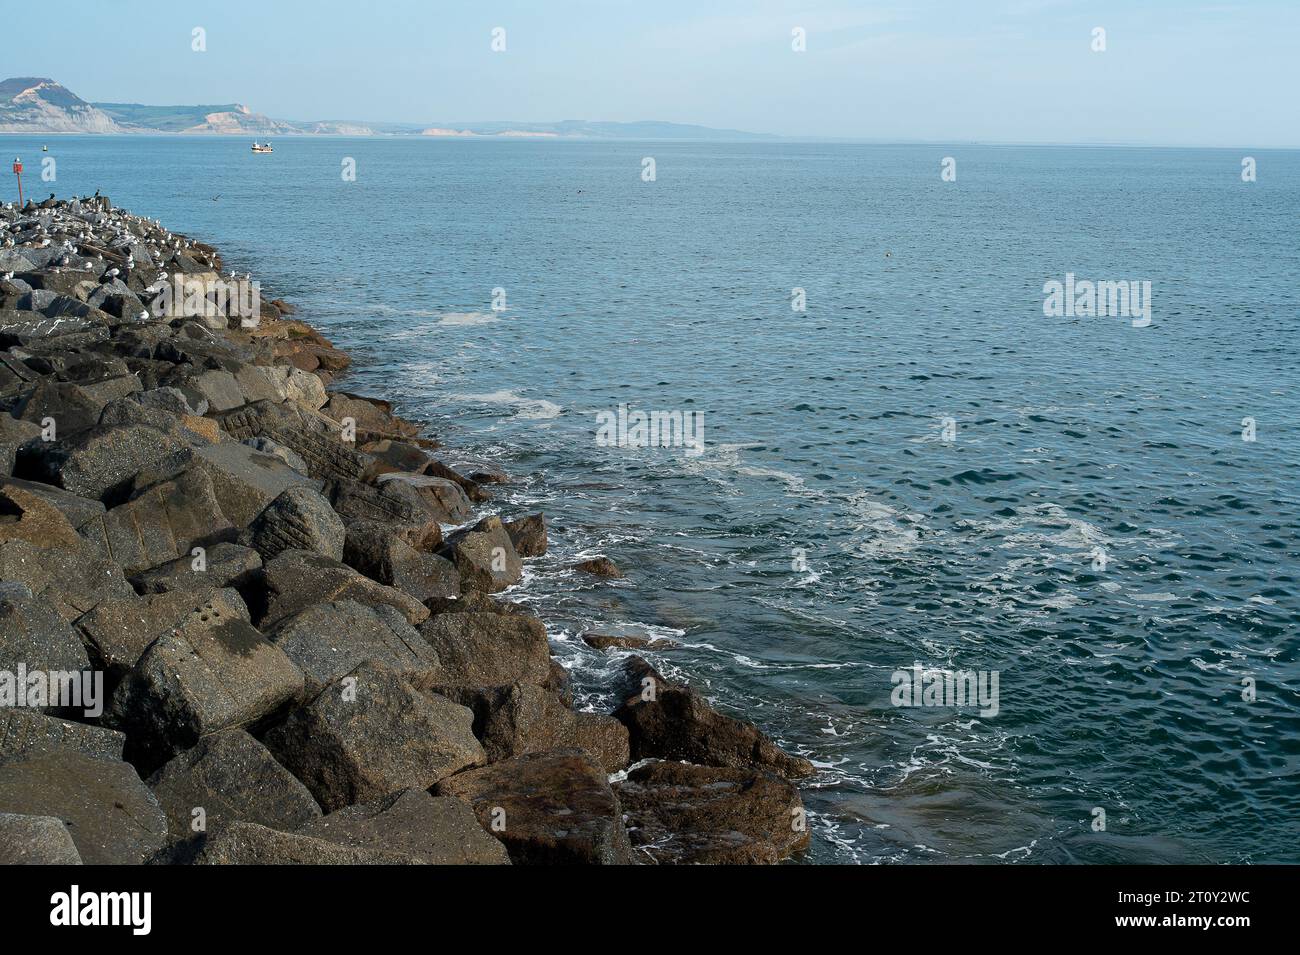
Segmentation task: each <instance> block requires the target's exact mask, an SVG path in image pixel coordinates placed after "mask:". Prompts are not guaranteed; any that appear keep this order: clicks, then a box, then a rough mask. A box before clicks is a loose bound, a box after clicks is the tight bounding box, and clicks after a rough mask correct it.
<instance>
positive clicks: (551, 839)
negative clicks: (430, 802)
mask: <svg viewBox="0 0 1300 955" xmlns="http://www.w3.org/2000/svg"><path fill="white" fill-rule="evenodd" d="M437 793H438V795H441V796H459V797H460V798H461V799H464V800H466V801H468V802H469V804H470V805H471V806H473V808H474V813H475V815H477V816H478V820H479V823H480V824H481V825H482V826H483V828H484V829H486V830H487V831H488V832H489V833H491V834H492V835H494V836H496V837H497V838H498V839H500V840H501V841H502V842H503V843H504V844H505V847H506V851H507V852H509V853H510V859H511V861H513V862H514V863H515V864H516V865H563V864H586V865H626V864H627V863H629V862H630V861H631V852H630V847H629V844H628V839H627V833H626V832H625V831H624V829H623V821H622V811H621V809H620V807H619V803H618V798H617V797H616V796H615V795H614V792H613V790H612V789H610V786H609V781H608V780H607V779H606V777H605V773H604V771H603V770H602V769H601V768H600V767H599V766H597V765H596V764H595V763H593V762H592V761H591V759H590V758H589V757H588V756H587V755H586V754H585V753H583V752H582V751H581V750H578V749H559V750H550V751H548V752H544V753H528V754H527V755H524V756H516V757H515V758H514V759H507V760H503V761H502V762H499V763H493V764H492V765H491V766H487V767H486V768H484V769H473V770H469V771H467V772H463V773H457V774H456V775H455V776H452V777H450V778H448V779H444V780H443V781H442V782H440V783H439V784H438V787H437Z"/></svg>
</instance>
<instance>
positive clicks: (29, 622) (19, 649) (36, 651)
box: [0, 596, 102, 713]
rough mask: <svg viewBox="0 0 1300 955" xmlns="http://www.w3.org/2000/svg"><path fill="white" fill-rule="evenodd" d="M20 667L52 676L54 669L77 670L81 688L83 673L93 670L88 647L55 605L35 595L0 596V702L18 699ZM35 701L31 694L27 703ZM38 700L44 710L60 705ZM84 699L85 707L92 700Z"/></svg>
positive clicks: (6, 702)
mask: <svg viewBox="0 0 1300 955" xmlns="http://www.w3.org/2000/svg"><path fill="white" fill-rule="evenodd" d="M20 667H22V668H23V669H24V670H25V671H26V672H27V673H32V672H33V671H42V672H43V673H45V674H47V675H51V676H52V675H53V674H54V673H75V674H78V676H77V678H76V679H77V681H78V683H79V685H78V691H80V680H81V677H80V674H81V673H82V672H83V671H89V670H90V660H89V658H88V657H87V656H86V648H85V647H83V646H82V645H81V640H79V639H78V638H77V635H76V633H75V632H74V631H73V629H72V628H71V627H69V626H68V625H67V623H65V622H64V621H63V619H62V618H61V617H60V616H59V615H58V614H57V613H56V612H55V611H54V609H53V608H51V607H50V606H49V605H48V604H46V603H45V602H44V601H42V600H40V599H39V598H36V597H27V598H22V597H13V596H10V597H5V598H3V599H0V706H12V705H15V704H16V703H17V702H18V696H17V694H18V691H19V689H20V687H19V686H18V685H17V682H18V680H19V676H18V674H19V668H20ZM6 684H7V685H6ZM23 689H24V690H25V689H26V688H25V687H24V688H23ZM36 689H39V686H38V687H36ZM11 696H12V698H11V699H9V700H6V697H11ZM36 702H38V701H35V700H32V699H31V698H28V701H27V705H33V704H34V703H36ZM39 702H40V708H41V709H42V710H44V711H47V712H51V713H53V712H58V711H59V709H60V708H59V707H57V706H54V705H52V703H53V701H51V700H48V699H46V700H42V701H39ZM85 702H86V704H87V706H86V707H83V709H85V708H87V707H88V706H89V701H85ZM101 703H102V701H101Z"/></svg>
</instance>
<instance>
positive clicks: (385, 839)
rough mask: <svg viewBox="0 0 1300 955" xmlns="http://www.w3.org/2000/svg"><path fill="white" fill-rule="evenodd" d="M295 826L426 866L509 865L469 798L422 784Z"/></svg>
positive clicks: (339, 842)
mask: <svg viewBox="0 0 1300 955" xmlns="http://www.w3.org/2000/svg"><path fill="white" fill-rule="evenodd" d="M297 831H298V832H299V834H301V835H306V836H312V837H314V838H317V839H324V840H326V841H328V842H333V843H335V844H337V845H341V846H346V847H348V848H353V849H363V850H364V849H379V850H386V851H392V852H398V853H401V854H403V855H407V856H411V857H413V858H416V859H419V860H420V861H421V862H425V863H428V864H429V865H510V856H509V855H508V854H507V853H506V850H505V847H504V846H502V845H501V843H500V842H498V841H497V840H496V839H493V838H492V837H491V836H489V835H488V834H487V833H486V832H484V831H483V828H482V827H481V826H480V825H479V824H478V819H477V817H475V815H474V811H473V810H472V809H471V808H470V807H469V804H468V803H466V802H464V801H463V800H461V799H456V798H453V797H450V796H430V795H429V794H428V793H427V792H424V791H423V790H420V789H404V790H402V791H400V792H397V793H393V794H392V795H389V796H385V797H384V798H382V799H379V800H377V801H375V802H371V803H366V804H365V805H361V806H349V807H348V808H346V809H340V810H338V811H337V812H332V813H330V814H329V815H327V816H322V817H321V818H319V819H316V820H314V821H312V822H308V823H307V824H305V825H304V826H302V827H300V828H299V829H298V830H297Z"/></svg>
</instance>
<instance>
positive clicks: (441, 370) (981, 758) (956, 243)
mask: <svg viewBox="0 0 1300 955" xmlns="http://www.w3.org/2000/svg"><path fill="white" fill-rule="evenodd" d="M0 140H3V141H4V143H5V146H6V147H7V148H9V150H10V151H11V152H14V151H16V152H18V153H26V154H29V155H27V156H25V158H26V159H27V161H28V162H29V164H30V165H31V166H35V165H36V162H35V160H36V159H37V158H38V155H39V143H33V142H32V141H30V140H23V139H20V138H18V137H0ZM50 142H51V146H50V155H53V156H55V157H56V159H57V161H58V164H59V165H58V181H57V184H56V188H57V189H58V191H59V193H60V194H61V195H64V194H67V193H69V192H71V191H78V192H91V191H93V190H94V189H95V188H101V189H103V191H104V192H105V193H107V194H109V195H110V196H111V197H112V198H113V199H114V200H115V201H117V202H119V203H120V204H123V205H126V206H128V207H129V208H131V209H132V210H133V211H136V212H139V213H142V214H147V215H150V216H157V217H159V218H160V219H162V220H163V222H164V223H165V224H167V225H169V226H170V227H172V228H175V229H178V230H180V231H184V232H187V233H189V234H191V235H194V236H196V237H200V238H203V239H206V240H209V241H212V242H214V243H215V244H217V245H219V246H220V247H221V248H222V250H223V252H224V253H225V255H226V258H227V260H228V262H229V263H230V264H231V265H232V266H234V267H237V268H239V269H241V271H242V270H244V269H249V270H252V271H253V273H254V276H255V277H259V278H260V279H261V280H262V283H263V285H264V286H265V287H266V288H267V289H269V290H273V291H274V292H275V293H279V294H283V295H284V296H285V297H286V298H289V299H291V300H293V301H295V302H297V303H298V304H299V305H300V312H301V315H302V317H304V318H305V319H307V320H308V321H310V322H312V323H314V324H316V325H318V326H319V327H321V328H322V329H323V330H324V331H325V332H326V333H327V334H328V335H330V336H331V337H332V338H333V339H334V340H335V341H336V342H337V343H338V344H340V345H341V346H343V347H345V348H347V349H348V350H350V351H351V352H352V353H353V355H354V358H355V359H356V360H357V365H358V371H357V373H356V374H355V375H354V376H353V378H352V379H351V381H350V383H349V386H348V387H349V388H351V389H352V390H356V391H362V392H368V393H382V394H384V395H387V396H390V397H393V398H395V399H396V400H397V401H399V402H400V405H401V408H402V410H403V411H404V412H405V413H406V414H407V415H408V416H410V417H416V418H422V419H427V420H428V421H429V422H430V423H431V426H432V428H433V430H434V431H436V432H437V433H438V434H439V435H440V436H441V437H442V438H443V439H444V440H445V441H446V442H447V444H449V445H450V446H451V447H452V448H454V449H455V451H456V453H458V454H459V453H463V454H464V455H465V456H466V457H476V458H480V459H482V458H486V459H490V460H492V461H495V462H498V463H500V464H501V465H502V466H503V467H505V468H506V470H508V471H509V472H510V473H511V474H512V475H514V476H515V477H516V478H517V479H518V480H517V483H515V484H514V485H512V486H511V487H510V488H509V489H508V490H507V491H506V492H505V493H504V494H502V495H501V496H500V497H499V499H498V501H499V504H500V508H501V510H502V511H503V512H504V513H507V514H515V513H517V512H522V511H531V510H536V509H541V510H544V511H545V512H546V513H547V515H548V516H549V518H550V521H551V540H552V553H551V554H550V555H549V556H548V557H546V558H544V559H542V560H540V561H536V562H533V566H531V568H530V570H529V574H528V578H527V580H526V582H525V584H524V585H523V586H522V587H521V588H519V589H518V590H517V591H516V592H515V593H512V594H511V596H512V597H513V598H515V599H519V600H524V601H527V602H530V603H533V604H535V605H536V606H537V608H538V610H539V612H540V613H542V615H543V616H544V617H545V618H546V620H547V622H548V625H549V627H550V630H551V634H552V639H553V644H554V647H555V650H556V653H557V654H558V655H559V656H560V657H561V659H562V660H563V661H564V662H565V663H566V664H567V665H569V666H571V667H572V668H573V669H574V672H575V678H576V680H577V682H578V684H579V687H580V689H581V694H580V696H581V702H582V703H583V704H585V705H588V706H599V707H603V706H608V705H609V704H610V702H611V701H610V700H609V698H608V697H607V696H606V695H605V694H604V693H603V690H602V687H603V686H604V685H605V683H606V682H607V680H608V678H609V676H610V673H611V672H612V670H613V668H614V667H615V665H616V658H613V657H610V656H608V655H605V654H601V653H599V652H596V651H592V650H589V649H588V648H586V646H585V645H584V644H582V642H581V641H580V639H579V635H580V634H581V633H582V632H584V631H587V630H596V631H601V632H620V633H644V634H649V635H662V636H667V637H671V638H672V639H674V640H677V641H679V642H680V643H681V644H682V647H681V649H678V650H674V651H671V652H667V653H661V654H657V655H654V659H655V661H656V662H657V663H658V664H660V665H661V666H662V667H663V668H665V669H666V671H667V672H669V673H670V674H678V675H682V676H685V677H686V678H688V679H689V680H690V681H691V682H692V683H694V684H695V685H697V686H698V687H700V688H701V689H702V690H704V691H705V692H706V693H707V694H708V695H709V696H710V697H711V698H712V699H714V700H715V701H716V703H717V704H718V705H719V706H720V707H722V708H724V709H726V710H730V711H735V712H739V713H742V714H744V715H746V716H747V717H749V718H752V719H754V720H756V721H757V722H758V723H759V724H760V725H762V726H763V727H764V728H765V729H766V730H767V731H768V732H769V733H771V734H772V735H773V736H774V737H776V738H777V739H779V740H781V741H782V742H783V743H784V744H785V745H786V746H788V747H790V748H792V749H794V750H797V751H798V752H801V753H804V754H806V755H807V756H808V757H809V758H811V759H813V760H814V761H815V762H816V764H817V765H818V767H819V772H818V774H817V776H816V777H815V778H814V779H813V780H812V781H811V782H810V783H809V784H808V785H807V786H806V788H805V791H804V799H805V802H806V803H807V805H808V807H809V809H810V810H811V812H812V813H813V828H814V839H813V845H812V848H811V850H810V851H809V852H808V853H807V854H806V856H805V858H804V861H816V862H881V861H903V862H953V861H959V862H992V863H998V862H1065V861H1079V862H1119V861H1124V862H1175V861H1183V862H1202V861H1208V862H1243V861H1248V862H1279V861H1286V862H1297V861H1300V855H1298V854H1297V848H1296V847H1297V845H1298V844H1300V822H1298V821H1297V820H1298V818H1300V781H1298V779H1300V699H1298V695H1297V694H1298V692H1300V690H1298V684H1300V679H1298V671H1300V667H1298V665H1297V660H1296V647H1297V623H1298V622H1300V612H1298V608H1300V597H1298V591H1297V586H1298V585H1297V580H1296V567H1297V552H1298V551H1300V505H1298V502H1297V496H1298V487H1300V481H1298V480H1297V478H1298V475H1300V470H1298V469H1297V465H1298V464H1300V452H1298V451H1297V442H1300V427H1297V421H1298V420H1300V400H1298V399H1297V396H1296V391H1295V388H1296V384H1297V377H1298V376H1297V373H1296V367H1297V365H1296V354H1295V352H1296V345H1297V329H1298V326H1300V319H1298V315H1297V305H1298V298H1297V293H1296V282H1297V276H1298V275H1300V268H1298V266H1300V250H1298V243H1297V231H1296V224H1297V221H1300V154H1297V153H1293V152H1260V153H1257V154H1256V158H1257V160H1258V163H1259V180H1258V182H1256V183H1253V184H1246V183H1243V182H1241V180H1240V176H1239V170H1240V160H1241V156H1240V155H1239V154H1237V153H1232V152H1228V151H1216V150H1162V149H1087V148H1018V147H976V146H948V147H928V146H897V147H890V146H866V145H848V144H844V145H809V144H773V145H722V144H717V145H709V144H703V145H701V144H689V145H686V144H667V143H618V144H601V143H580V142H574V143H565V142H549V143H547V142H542V143H537V142H492V141H488V142H472V141H423V140H416V141H403V140H391V141H385V140H346V139H308V140H288V139H286V140H282V141H280V142H278V143H277V144H276V152H275V153H274V154H273V155H271V156H253V155H251V154H250V152H249V150H248V145H249V144H248V143H247V142H245V141H243V140H234V139H177V138H92V137H65V138H58V139H52V140H51V141H50ZM949 155H951V156H954V157H956V159H957V161H958V181H957V182H956V183H944V182H942V181H941V179H940V176H939V169H940V160H941V159H942V158H943V157H944V156H949ZM645 156H653V157H654V158H655V160H656V166H657V175H658V178H657V181H655V182H652V183H647V182H643V181H642V179H641V176H640V174H641V168H642V166H641V160H642V158H643V157H645ZM344 157H352V158H354V159H355V160H356V164H357V180H356V182H345V181H343V179H342V178H341V176H340V171H341V168H342V167H341V163H342V160H343V158H344ZM38 188H39V184H36V185H32V184H30V183H29V191H31V192H36V191H37V190H38ZM45 191H47V192H48V191H49V187H47V188H46V190H45ZM214 196H219V197H220V198H219V199H216V200H215V201H214V199H213V197H214ZM1067 272H1073V273H1075V274H1076V275H1077V276H1079V277H1080V278H1091V279H1109V280H1119V279H1130V280H1138V281H1142V280H1149V281H1150V282H1151V283H1152V296H1153V316H1152V324H1151V326H1150V327H1148V328H1134V327H1132V325H1131V323H1130V322H1129V321H1128V320H1127V319H1123V318H1046V317H1044V314H1043V308H1042V305H1043V291H1042V287H1043V283H1044V282H1045V281H1047V280H1049V279H1053V278H1055V279H1060V280H1063V279H1064V277H1065V274H1066V273H1067ZM496 287H500V288H503V289H504V290H505V292H506V299H507V304H508V308H507V310H506V311H504V312H494V311H493V310H492V308H491V304H492V290H493V289H494V288H496ZM796 287H799V288H803V289H805V290H806V293H807V302H808V306H807V311H806V312H805V313H796V312H794V311H792V309H791V305H790V299H791V290H792V289H794V288H796ZM619 403H628V404H629V405H631V406H632V407H633V408H640V409H645V410H683V411H697V412H699V413H700V414H701V415H702V416H703V421H704V437H705V441H706V450H705V453H704V454H702V455H700V456H691V455H688V454H686V453H685V452H684V450H682V449H651V450H631V449H619V448H608V447H601V446H598V445H597V443H596V441H595V430H596V420H595V414H596V412H597V411H600V410H607V409H614V408H615V407H617V405H618V404H619ZM1247 417H1250V418H1254V419H1255V422H1256V427H1257V440H1256V441H1254V442H1246V441H1243V440H1242V419H1243V418H1247ZM945 418H951V419H953V420H954V423H955V426H956V439H955V440H954V441H945V440H943V435H942V425H943V421H944V419H945ZM1098 548H1101V549H1102V550H1103V551H1104V552H1105V554H1106V556H1107V560H1106V564H1105V567H1104V569H1102V570H1097V569H1094V566H1093V555H1094V554H1095V553H1096V552H1097V549H1098ZM799 551H802V552H803V553H804V554H805V555H806V561H805V564H804V569H795V566H796V563H797V560H796V558H797V556H798V552H799ZM594 554H607V555H609V556H611V557H612V558H613V559H614V560H615V561H617V563H618V564H619V565H620V566H621V567H622V568H623V569H624V570H625V571H626V572H627V579H626V580H624V581H617V582H605V581H597V580H595V579H592V578H585V577H578V576H574V575H573V574H572V573H571V572H569V571H568V570H566V569H565V568H566V566H567V565H568V564H570V563H572V562H573V561H574V559H575V558H577V557H579V556H587V555H594ZM914 663H920V664H922V665H923V666H926V667H936V668H943V669H947V670H962V669H970V670H997V671H999V674H1000V684H999V685H1000V707H999V712H998V713H997V715H996V716H988V717H985V716H981V715H980V714H979V713H978V712H976V711H974V710H972V709H969V708H968V709H960V710H952V709H943V708H928V709H908V708H894V707H893V706H891V705H890V691H891V688H892V687H891V682H890V676H891V674H892V673H893V672H894V671H895V670H897V669H899V668H903V667H911V666H912V665H913V664H914ZM1244 678H1252V679H1253V680H1254V681H1255V685H1256V687H1257V694H1258V697H1257V699H1256V701H1255V702H1253V703H1251V702H1246V701H1245V700H1243V698H1242V693H1243V685H1242V681H1243V679H1244ZM1097 807H1099V808H1101V809H1104V810H1105V813H1106V830H1105V831H1104V832H1095V831H1093V829H1092V822H1093V818H1094V815H1093V810H1094V808H1097Z"/></svg>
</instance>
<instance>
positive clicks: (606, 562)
mask: <svg viewBox="0 0 1300 955" xmlns="http://www.w3.org/2000/svg"><path fill="white" fill-rule="evenodd" d="M573 569H574V570H580V571H582V572H583V573H587V574H593V575H594V576H596V577H605V578H607V579H612V580H617V579H619V578H621V577H622V576H623V572H622V571H621V570H619V569H618V568H617V567H616V566H615V565H614V562H613V561H612V560H610V559H609V558H608V557H593V558H591V560H584V561H581V562H579V563H577V564H574V565H573Z"/></svg>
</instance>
